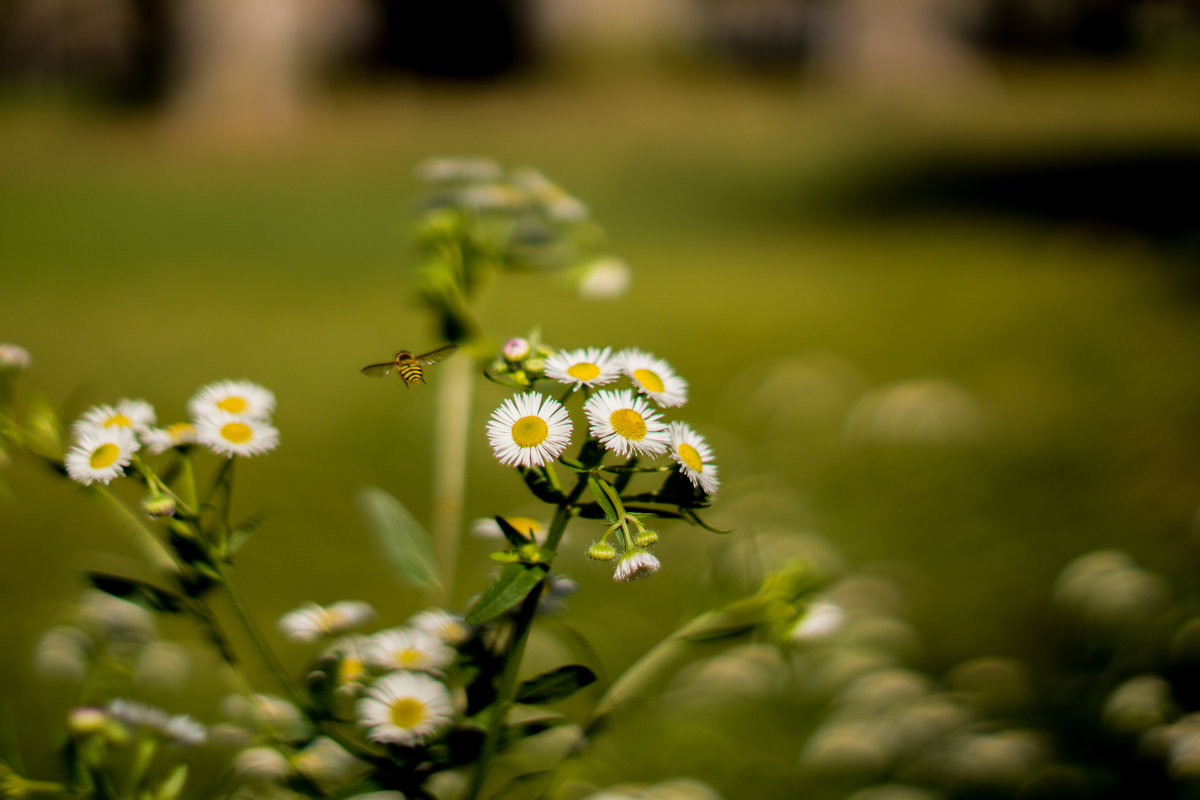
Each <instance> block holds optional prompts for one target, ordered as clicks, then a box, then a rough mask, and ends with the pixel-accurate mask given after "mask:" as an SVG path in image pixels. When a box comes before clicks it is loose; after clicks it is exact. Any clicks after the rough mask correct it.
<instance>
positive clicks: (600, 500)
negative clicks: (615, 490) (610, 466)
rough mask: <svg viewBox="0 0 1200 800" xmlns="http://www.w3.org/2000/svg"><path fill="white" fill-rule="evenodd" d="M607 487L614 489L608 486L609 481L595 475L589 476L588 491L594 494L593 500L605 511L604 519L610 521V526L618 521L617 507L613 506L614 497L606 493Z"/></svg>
mask: <svg viewBox="0 0 1200 800" xmlns="http://www.w3.org/2000/svg"><path fill="white" fill-rule="evenodd" d="M605 487H608V488H610V489H611V488H612V487H609V486H608V481H605V480H602V479H601V478H597V477H596V476H595V475H589V476H588V489H589V490H590V491H591V493H592V499H593V500H595V501H596V504H597V505H598V506H600V508H601V509H602V510H603V511H604V518H605V519H606V520H608V524H610V525H615V524H616V523H617V520H618V517H617V507H616V506H615V505H613V501H612V497H611V496H610V495H609V493H608V492H607V491H605Z"/></svg>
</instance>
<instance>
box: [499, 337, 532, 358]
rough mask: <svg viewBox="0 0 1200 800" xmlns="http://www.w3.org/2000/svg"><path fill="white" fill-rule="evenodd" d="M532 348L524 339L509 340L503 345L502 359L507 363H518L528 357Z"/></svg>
mask: <svg viewBox="0 0 1200 800" xmlns="http://www.w3.org/2000/svg"><path fill="white" fill-rule="evenodd" d="M531 351H532V348H530V346H529V342H528V340H526V339H519V338H518V339H509V340H508V341H507V342H505V343H504V357H505V358H507V359H508V360H509V361H520V360H521V359H523V358H525V357H526V356H528V355H529V353H530V352H531Z"/></svg>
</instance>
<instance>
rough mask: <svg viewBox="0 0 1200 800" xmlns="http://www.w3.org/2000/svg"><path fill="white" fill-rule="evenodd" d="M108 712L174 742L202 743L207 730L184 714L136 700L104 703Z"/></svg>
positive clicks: (192, 745) (133, 725)
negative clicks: (166, 710)
mask: <svg viewBox="0 0 1200 800" xmlns="http://www.w3.org/2000/svg"><path fill="white" fill-rule="evenodd" d="M105 710H106V711H108V715H109V716H110V717H112V718H113V719H115V720H117V721H118V722H120V723H122V724H123V725H125V726H126V727H129V728H140V729H141V730H144V731H149V732H151V733H154V734H157V735H158V736H160V737H162V738H163V739H165V740H167V741H169V742H173V743H175V744H180V745H185V746H188V747H194V746H196V745H200V744H204V742H205V741H206V740H207V739H208V731H207V730H206V729H205V727H204V726H203V725H201V724H200V723H199V722H197V721H196V720H194V719H192V718H191V717H189V716H188V715H187V714H176V715H174V716H172V715H170V714H168V713H167V712H165V711H163V710H162V709H161V708H155V707H154V706H152V705H149V704H147V703H143V702H140V701H138V700H126V699H119V700H113V701H111V702H109V704H108V705H107V706H105Z"/></svg>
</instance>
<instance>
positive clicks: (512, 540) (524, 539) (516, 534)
mask: <svg viewBox="0 0 1200 800" xmlns="http://www.w3.org/2000/svg"><path fill="white" fill-rule="evenodd" d="M495 520H496V524H497V525H499V526H500V532H501V533H503V534H504V538H505V539H508V543H509V544H511V545H512V546H513V547H520V546H521V545H523V544H528V543H529V539H530V537H528V536H526V535H524V534H523V533H521V532H520V531H519V530H517V529H516V528H514V527H513V525H512V523H511V522H509V521H508V520H506V519H505V518H504V517H502V516H500V515H499V514H497V515H496V517H495Z"/></svg>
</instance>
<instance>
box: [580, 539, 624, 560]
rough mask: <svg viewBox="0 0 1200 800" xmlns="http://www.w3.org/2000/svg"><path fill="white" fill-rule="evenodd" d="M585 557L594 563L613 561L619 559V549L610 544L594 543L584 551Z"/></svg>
mask: <svg viewBox="0 0 1200 800" xmlns="http://www.w3.org/2000/svg"><path fill="white" fill-rule="evenodd" d="M584 555H586V556H587V557H588V558H590V559H592V560H593V561H612V560H613V559H614V558H616V557H617V548H615V547H613V546H612V545H611V544H609V543H608V542H592V543H591V544H589V545H588V547H587V550H585V551H584Z"/></svg>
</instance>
